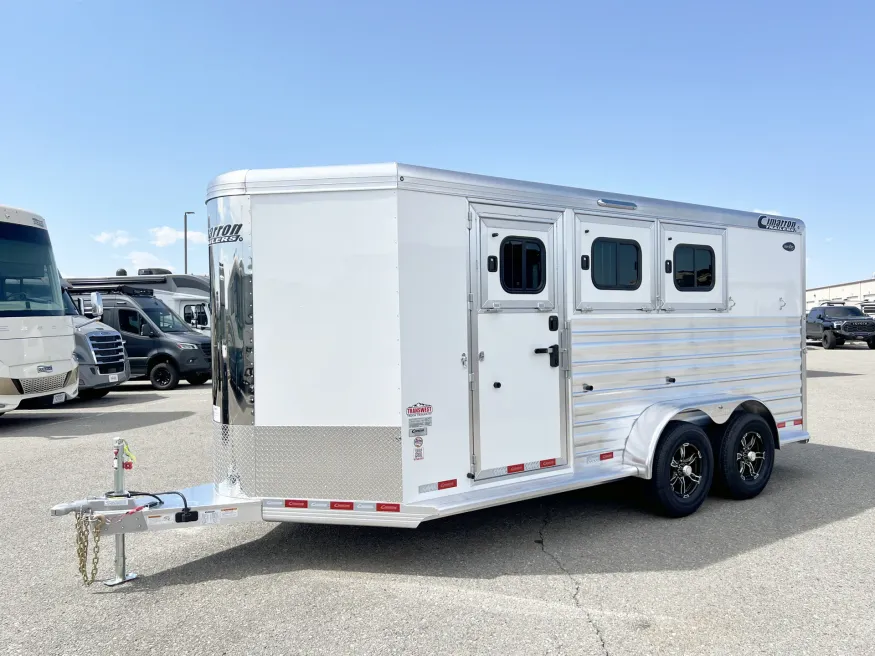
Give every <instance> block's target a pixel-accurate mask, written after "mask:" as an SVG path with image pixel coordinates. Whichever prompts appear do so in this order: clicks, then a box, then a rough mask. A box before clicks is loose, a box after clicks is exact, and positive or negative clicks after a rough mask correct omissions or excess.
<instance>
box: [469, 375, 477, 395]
mask: <svg viewBox="0 0 875 656" xmlns="http://www.w3.org/2000/svg"><path fill="white" fill-rule="evenodd" d="M468 387H469V388H470V389H471V391H472V392H473V391H474V389H475V383H474V374H468Z"/></svg>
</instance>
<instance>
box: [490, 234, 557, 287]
mask: <svg viewBox="0 0 875 656" xmlns="http://www.w3.org/2000/svg"><path fill="white" fill-rule="evenodd" d="M508 241H521V242H522V243H523V275H524V276H525V260H526V257H525V253H526V250H527V249H526V248H525V245H526V243H527V242H528V243H533V244H537V245H538V248H539V249H540V254H541V280H540V285H539V286H538V288H537V289H522V290H517V289H510V288H509V287H508V286H507V285H505V284H504V246H505V244H506V243H507V242H508ZM546 262H547V247H546V246H545V245H544V241H543V240H541V239H539V238H538V237H528V236H523V235H508V236H507V237H505V238H504V239H502V240H501V243H500V244H499V245H498V282H499V284H500V285H501V288H502V289H503V290H504V291H505V292H506V293H508V294H517V295H523V296H534V295H536V294H540V293H541V292H543V291H544V289H545V288H546V287H547V275H546V273H547V266H546Z"/></svg>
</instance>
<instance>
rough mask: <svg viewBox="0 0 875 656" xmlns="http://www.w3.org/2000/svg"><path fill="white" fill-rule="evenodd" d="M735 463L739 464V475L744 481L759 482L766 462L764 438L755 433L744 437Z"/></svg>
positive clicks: (740, 442) (739, 444) (749, 433)
mask: <svg viewBox="0 0 875 656" xmlns="http://www.w3.org/2000/svg"><path fill="white" fill-rule="evenodd" d="M735 461H736V462H737V463H738V473H739V475H740V476H741V479H742V480H744V481H755V480H757V479H758V478H759V477H760V473H761V472H762V470H763V464H764V463H765V461H766V449H765V446H764V445H763V436H762V435H760V434H759V433H757V432H754V431H750V432H748V433H745V434H744V435H742V436H741V440H739V443H738V451H736V453H735Z"/></svg>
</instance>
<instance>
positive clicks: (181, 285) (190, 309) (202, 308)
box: [69, 269, 210, 334]
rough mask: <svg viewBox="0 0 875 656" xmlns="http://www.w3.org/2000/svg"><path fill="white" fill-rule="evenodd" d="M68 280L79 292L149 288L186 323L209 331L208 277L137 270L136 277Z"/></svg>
mask: <svg viewBox="0 0 875 656" xmlns="http://www.w3.org/2000/svg"><path fill="white" fill-rule="evenodd" d="M69 281H70V283H71V284H72V285H75V287H76V289H79V290H81V291H83V292H84V291H88V290H90V289H96V290H100V289H107V288H111V287H118V286H119V285H127V286H128V287H137V288H139V289H151V290H152V292H153V293H154V295H155V298H157V299H158V300H160V301H162V302H163V303H164V304H165V305H166V306H167V307H169V308H170V309H171V310H173V311H174V312H175V313H176V314H178V315H179V316H181V317H182V318H183V319H185V322H186V323H187V324H188V325H190V326H192V327H193V328H197V329H199V330H203V331H205V332H206V333H207V334H209V331H210V319H209V314H208V310H207V308H208V306H209V303H210V280H209V278H207V277H206V276H195V275H190V274H182V273H170V272H169V271H168V272H164V271H163V270H158V271H155V270H153V269H141V270H140V275H136V276H107V277H102V278H101V277H98V278H70V279H69Z"/></svg>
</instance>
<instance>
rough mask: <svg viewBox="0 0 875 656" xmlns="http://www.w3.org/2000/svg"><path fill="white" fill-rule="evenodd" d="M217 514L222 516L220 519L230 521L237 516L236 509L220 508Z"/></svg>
mask: <svg viewBox="0 0 875 656" xmlns="http://www.w3.org/2000/svg"><path fill="white" fill-rule="evenodd" d="M219 513H220V514H221V516H222V519H232V518H234V517H236V516H237V509H236V508H222V509H221V510H220V511H219Z"/></svg>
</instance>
